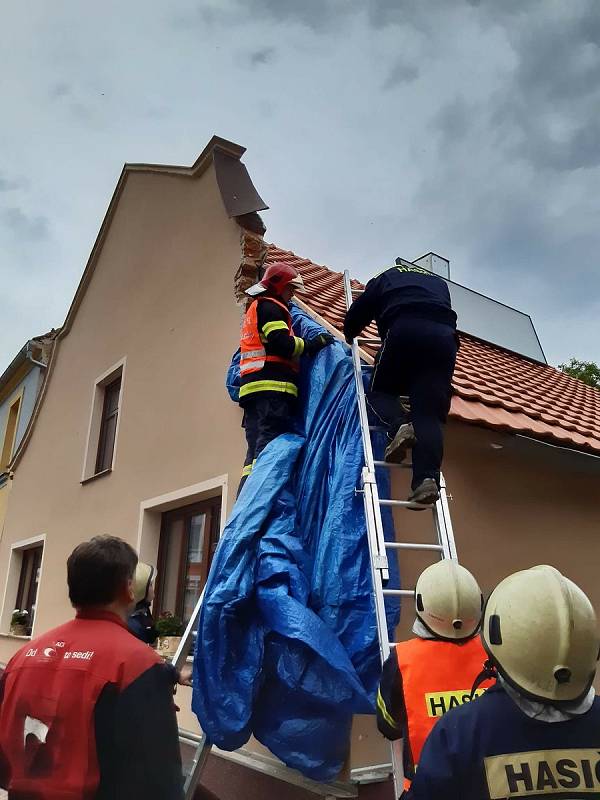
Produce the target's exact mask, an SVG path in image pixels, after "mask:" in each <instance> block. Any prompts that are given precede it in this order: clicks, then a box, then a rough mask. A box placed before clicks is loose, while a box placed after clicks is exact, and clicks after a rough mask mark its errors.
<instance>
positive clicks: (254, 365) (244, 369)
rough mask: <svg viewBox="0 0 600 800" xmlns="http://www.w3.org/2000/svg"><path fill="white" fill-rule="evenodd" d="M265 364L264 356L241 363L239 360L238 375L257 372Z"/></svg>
mask: <svg viewBox="0 0 600 800" xmlns="http://www.w3.org/2000/svg"><path fill="white" fill-rule="evenodd" d="M264 365H265V360H264V358H260V359H253V360H252V361H249V362H248V363H247V364H242V363H241V362H240V375H247V374H248V373H249V372H258V370H259V369H262V368H263V367H264Z"/></svg>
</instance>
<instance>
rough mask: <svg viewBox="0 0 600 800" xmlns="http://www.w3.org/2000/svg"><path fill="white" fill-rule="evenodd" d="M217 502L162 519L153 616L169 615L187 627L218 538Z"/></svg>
mask: <svg viewBox="0 0 600 800" xmlns="http://www.w3.org/2000/svg"><path fill="white" fill-rule="evenodd" d="M220 514H221V498H220V497H218V498H214V499H211V500H205V501H203V502H201V503H195V504H194V505H191V506H185V507H184V508H179V509H177V510H175V511H169V512H167V513H165V514H163V515H162V524H161V531H160V542H159V549H158V576H157V583H156V600H155V604H154V605H155V608H154V613H155V615H156V616H158V614H160V613H162V612H164V611H170V612H171V613H172V614H174V615H175V616H176V617H179V618H180V619H182V620H183V622H184V624H187V623H188V622H189V620H190V617H191V616H192V612H193V610H194V607H195V605H196V603H197V601H198V598H199V597H200V595H201V594H202V590H203V588H204V585H205V583H206V579H207V577H208V570H209V568H210V563H211V561H212V557H213V554H214V552H215V549H216V546H217V542H218V538H219V519H220Z"/></svg>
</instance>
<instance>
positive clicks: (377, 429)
mask: <svg viewBox="0 0 600 800" xmlns="http://www.w3.org/2000/svg"><path fill="white" fill-rule="evenodd" d="M369 430H370V431H375V432H376V433H385V432H386V431H387V428H384V427H383V425H369Z"/></svg>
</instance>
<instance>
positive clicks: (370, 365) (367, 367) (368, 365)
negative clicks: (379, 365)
mask: <svg viewBox="0 0 600 800" xmlns="http://www.w3.org/2000/svg"><path fill="white" fill-rule="evenodd" d="M361 367H362V369H374V367H375V364H361Z"/></svg>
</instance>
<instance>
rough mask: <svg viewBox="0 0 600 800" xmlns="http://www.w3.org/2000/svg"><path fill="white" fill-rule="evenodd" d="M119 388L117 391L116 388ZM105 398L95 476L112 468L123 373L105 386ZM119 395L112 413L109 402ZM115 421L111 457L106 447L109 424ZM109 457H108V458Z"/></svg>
mask: <svg viewBox="0 0 600 800" xmlns="http://www.w3.org/2000/svg"><path fill="white" fill-rule="evenodd" d="M117 384H118V387H117V388H116V389H115V386H116V385H117ZM103 388H104V393H103V394H104V396H103V399H102V417H101V420H100V434H99V435H98V446H97V450H96V468H95V472H94V475H98V474H99V473H100V472H106V470H108V469H111V468H112V463H113V455H114V452H115V445H116V442H117V426H118V424H119V408H120V405H121V389H122V388H123V375H122V373H121V372H119V374H118V375H117V377H116V378H115V379H114V380H112V381H111V382H110V383H107V384H105V385H104V387H103ZM115 394H116V395H117V403H116V407H115V408H114V409H113V410H112V411H110V410H109V402H110V400H111V399H112V398H113V397H114V395H115ZM112 419H115V429H114V434H113V437H112V443H111V447H110V455H109V454H108V453H107V449H106V445H107V441H108V430H109V422H110V421H111V420H112ZM107 456H108V457H107Z"/></svg>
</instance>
